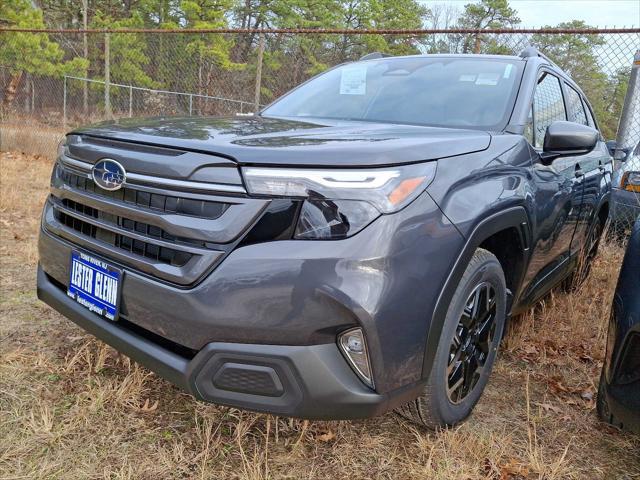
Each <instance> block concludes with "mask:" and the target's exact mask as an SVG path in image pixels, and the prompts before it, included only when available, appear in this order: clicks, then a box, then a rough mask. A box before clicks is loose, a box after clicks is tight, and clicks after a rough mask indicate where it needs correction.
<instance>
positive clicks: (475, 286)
mask: <svg viewBox="0 0 640 480" xmlns="http://www.w3.org/2000/svg"><path fill="white" fill-rule="evenodd" d="M506 292H507V288H506V284H505V278H504V272H503V271H502V267H501V265H500V262H499V261H498V259H497V258H496V257H495V256H494V255H493V254H492V253H490V252H488V251H487V250H484V249H478V250H476V252H475V253H474V255H473V257H472V259H471V261H470V262H469V265H468V266H467V269H466V270H465V272H464V274H463V276H462V278H461V280H460V283H459V284H458V287H457V289H456V292H455V293H454V296H453V298H452V300H451V303H450V305H449V309H448V311H447V316H446V318H445V323H444V326H443V329H442V334H441V336H440V340H439V343H438V348H437V351H436V358H435V360H434V364H433V367H432V370H431V373H430V375H429V382H428V383H427V385H426V386H425V388H424V390H423V392H422V394H421V395H420V396H419V397H418V398H417V399H416V400H413V401H412V402H410V403H408V404H407V405H405V406H403V407H401V408H400V409H399V410H398V411H399V413H400V414H401V415H403V416H405V417H407V418H409V419H410V420H412V421H414V422H416V423H419V424H422V425H424V426H426V427H429V428H436V427H440V426H446V425H454V424H456V423H458V422H460V421H462V420H464V419H465V418H466V417H467V416H469V414H470V413H471V411H472V410H473V407H474V406H475V404H476V403H477V402H478V400H479V399H480V396H481V395H482V392H483V391H484V387H485V385H486V384H487V381H488V379H489V374H490V372H491V369H492V367H493V364H494V362H495V358H496V355H497V350H498V345H499V343H500V340H501V338H502V333H503V331H504V324H505V317H506V297H507V293H506Z"/></svg>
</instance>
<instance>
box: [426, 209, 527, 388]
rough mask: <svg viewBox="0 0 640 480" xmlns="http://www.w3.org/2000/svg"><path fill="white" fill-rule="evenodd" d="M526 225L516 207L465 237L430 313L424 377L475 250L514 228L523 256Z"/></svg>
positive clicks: (524, 215) (523, 213) (487, 220)
mask: <svg viewBox="0 0 640 480" xmlns="http://www.w3.org/2000/svg"><path fill="white" fill-rule="evenodd" d="M529 225H530V224H529V217H528V215H527V212H526V210H525V209H524V207H522V206H515V207H511V208H508V209H505V210H502V211H500V212H497V213H494V214H492V215H489V216H487V217H485V218H484V219H482V220H481V221H480V222H478V224H477V225H476V226H475V228H474V229H473V231H472V232H471V234H470V235H469V236H468V237H467V239H466V242H465V244H464V247H463V248H462V250H461V251H460V253H459V255H458V257H457V259H456V262H455V264H454V267H453V269H452V270H451V272H450V273H449V276H448V277H447V280H446V282H445V283H444V285H443V287H442V289H441V291H440V294H439V296H438V300H437V302H436V306H435V309H434V311H433V317H432V320H431V323H430V329H429V332H428V334H427V343H426V346H425V355H424V361H423V364H422V377H423V378H428V376H429V373H430V372H431V366H432V365H433V361H434V359H435V355H436V350H437V348H438V342H439V341H440V335H441V334H442V329H443V326H444V321H445V318H446V315H447V310H448V308H449V304H450V303H451V299H452V298H453V295H454V293H455V291H456V288H457V287H458V284H459V283H460V279H461V278H462V275H463V274H464V271H465V269H466V268H467V265H468V264H469V261H470V260H471V257H473V254H474V252H475V251H476V249H477V248H478V247H479V246H480V245H481V244H482V243H483V242H484V241H485V240H486V239H487V238H489V237H491V236H492V235H494V234H496V233H498V232H500V231H502V230H506V229H508V228H512V227H514V228H516V229H517V230H518V232H519V237H520V242H521V247H522V248H521V250H522V252H523V255H524V253H525V252H527V251H528V250H529V245H530V241H531V233H530V227H529ZM520 281H521V279H520Z"/></svg>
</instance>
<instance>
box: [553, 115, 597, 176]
mask: <svg viewBox="0 0 640 480" xmlns="http://www.w3.org/2000/svg"><path fill="white" fill-rule="evenodd" d="M599 138H600V133H599V132H598V130H596V129H595V128H591V127H588V126H587V125H582V124H580V123H574V122H565V121H561V120H559V121H557V122H553V123H552V124H551V125H549V126H548V127H547V133H546V134H545V136H544V145H543V147H542V156H541V158H542V163H543V164H545V165H548V164H550V163H551V162H553V160H554V159H555V158H558V157H563V156H570V155H584V154H585V153H589V152H590V151H591V150H593V149H594V148H595V147H596V145H597V143H598V139H599Z"/></svg>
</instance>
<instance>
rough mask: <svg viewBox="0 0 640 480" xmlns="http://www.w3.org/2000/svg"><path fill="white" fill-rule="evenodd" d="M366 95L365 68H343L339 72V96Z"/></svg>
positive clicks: (359, 66) (358, 66)
mask: <svg viewBox="0 0 640 480" xmlns="http://www.w3.org/2000/svg"><path fill="white" fill-rule="evenodd" d="M365 93H367V67H363V66H361V65H357V66H353V67H348V68H343V69H342V71H341V72H340V95H364V94H365Z"/></svg>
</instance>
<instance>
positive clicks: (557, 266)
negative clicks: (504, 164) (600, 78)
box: [521, 71, 585, 301]
mask: <svg viewBox="0 0 640 480" xmlns="http://www.w3.org/2000/svg"><path fill="white" fill-rule="evenodd" d="M558 120H567V111H566V107H565V101H564V96H563V92H562V87H561V83H560V80H559V79H558V77H556V76H555V75H553V74H551V73H550V72H546V71H543V72H542V73H541V75H540V77H539V79H538V83H537V86H536V90H535V92H534V96H533V104H532V108H531V118H530V122H529V125H528V127H527V131H526V132H525V136H527V137H528V139H529V141H530V142H531V144H532V147H533V148H534V149H535V150H536V152H538V154H541V153H542V147H543V144H544V136H545V134H546V131H547V127H548V126H549V125H551V124H552V123H553V122H555V121H558ZM532 175H533V178H534V184H535V189H534V191H533V192H532V195H533V200H534V203H535V210H536V219H534V221H533V225H532V227H533V228H535V229H536V232H535V234H534V236H535V237H536V238H537V242H536V244H535V245H533V250H532V253H531V260H530V262H529V267H528V270H527V272H526V274H525V279H524V284H523V291H522V295H521V298H522V299H523V300H524V301H533V300H535V298H536V297H537V296H538V295H539V294H542V293H544V291H545V290H546V289H545V288H541V287H542V286H543V285H549V286H552V285H553V284H554V283H555V281H554V279H555V278H556V277H561V276H562V275H563V274H564V271H565V269H566V268H567V267H568V264H569V262H568V260H569V258H570V256H571V245H572V240H573V237H574V234H575V232H576V228H577V225H578V223H579V221H580V219H581V206H582V202H583V194H584V185H585V184H584V179H585V175H584V172H583V171H582V170H581V166H580V156H571V157H561V158H558V159H556V160H555V161H554V162H553V163H552V164H551V165H543V164H542V162H540V161H534V164H533V167H532Z"/></svg>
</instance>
